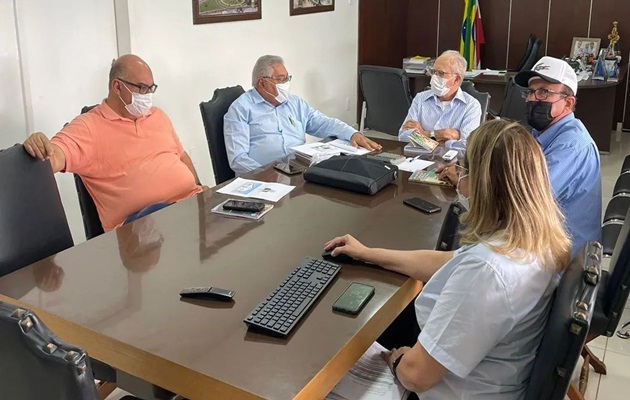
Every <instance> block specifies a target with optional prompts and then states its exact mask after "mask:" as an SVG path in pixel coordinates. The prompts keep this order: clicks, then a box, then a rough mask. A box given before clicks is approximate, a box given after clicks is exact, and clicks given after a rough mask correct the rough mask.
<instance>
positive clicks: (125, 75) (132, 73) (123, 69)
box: [109, 54, 153, 89]
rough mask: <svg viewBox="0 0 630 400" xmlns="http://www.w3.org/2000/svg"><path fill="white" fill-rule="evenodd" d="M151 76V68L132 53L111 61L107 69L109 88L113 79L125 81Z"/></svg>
mask: <svg viewBox="0 0 630 400" xmlns="http://www.w3.org/2000/svg"><path fill="white" fill-rule="evenodd" d="M147 74H148V75H150V76H151V78H152V77H153V74H152V72H151V68H150V67H149V65H148V64H147V63H146V62H144V60H143V59H141V58H140V57H138V56H136V55H134V54H125V55H124V56H120V57H118V58H117V59H116V60H114V61H112V67H111V68H110V70H109V88H110V89H111V88H112V82H113V81H114V79H124V80H126V81H137V80H138V78H139V77H146V76H147Z"/></svg>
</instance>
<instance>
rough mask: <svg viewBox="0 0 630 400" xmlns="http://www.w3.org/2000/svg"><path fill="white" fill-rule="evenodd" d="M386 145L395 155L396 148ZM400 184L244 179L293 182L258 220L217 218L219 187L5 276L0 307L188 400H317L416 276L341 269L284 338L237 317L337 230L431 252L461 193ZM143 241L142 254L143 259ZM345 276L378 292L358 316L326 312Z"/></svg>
mask: <svg viewBox="0 0 630 400" xmlns="http://www.w3.org/2000/svg"><path fill="white" fill-rule="evenodd" d="M381 143H382V144H383V145H384V150H386V151H395V152H401V149H402V146H401V144H400V143H398V142H394V141H381ZM408 176H409V173H408V172H401V173H400V174H399V177H398V179H397V180H396V181H395V183H394V184H392V185H389V186H388V187H386V188H385V189H383V190H382V191H381V192H379V193H378V194H376V195H375V196H366V195H360V194H354V193H350V192H346V191H342V190H338V189H333V188H328V187H324V186H319V185H315V184H312V183H305V182H304V180H303V178H302V175H298V176H292V177H289V176H286V175H283V174H282V173H279V172H277V171H276V170H274V169H273V168H267V169H264V170H262V171H258V172H255V173H252V174H250V175H248V176H246V177H247V178H255V179H258V180H263V181H271V182H280V183H286V184H291V185H295V186H296V188H295V189H294V190H293V191H292V192H291V193H290V194H289V195H287V196H286V197H284V198H283V199H282V200H280V201H279V202H278V203H276V204H275V207H274V209H272V210H271V211H270V212H269V213H268V214H267V215H265V216H264V217H263V218H262V220H260V221H258V222H257V221H244V220H239V219H230V218H225V217H222V216H218V215H216V214H211V213H210V209H211V208H212V207H213V206H215V205H217V204H219V203H220V202H221V201H223V200H225V199H226V198H227V196H225V195H222V194H218V193H216V189H217V188H219V187H220V186H218V187H215V188H212V189H210V190H208V191H206V192H204V193H202V194H199V195H197V196H196V197H193V198H190V199H187V200H185V201H182V202H180V203H177V204H175V205H173V206H171V207H168V208H166V209H163V210H160V211H158V212H156V213H154V214H152V215H150V216H148V217H145V218H143V219H140V220H138V221H136V222H134V223H132V224H129V225H126V226H123V227H122V228H120V229H118V230H116V231H112V232H109V233H106V234H104V235H102V236H100V237H97V238H95V239H92V240H90V241H87V242H85V243H81V244H79V245H77V246H75V247H73V248H70V249H68V250H66V251H63V252H61V253H58V254H56V255H54V256H52V257H49V258H47V259H44V260H42V261H39V262H37V263H35V264H33V265H31V266H28V267H26V268H23V269H21V270H19V271H16V272H14V273H12V274H9V275H7V276H4V277H2V278H0V300H2V301H7V302H10V303H14V304H19V305H22V306H24V307H28V308H30V309H31V310H33V311H35V312H36V313H37V314H38V315H39V316H40V318H41V319H42V320H43V321H44V322H45V323H46V324H47V325H48V327H49V328H51V329H52V330H53V331H54V332H55V333H56V334H57V335H58V336H59V337H61V338H62V339H63V340H65V341H67V342H70V343H72V344H75V345H78V346H81V347H83V348H84V349H86V350H87V352H88V354H89V355H90V356H91V357H92V358H95V359H97V360H100V361H102V362H105V363H107V364H109V365H111V366H112V367H114V368H115V369H116V370H117V371H119V373H120V374H128V375H130V376H133V377H136V378H138V379H139V380H142V381H144V382H148V383H150V384H153V385H157V386H159V387H162V388H165V389H167V390H170V391H172V392H174V393H177V394H179V395H181V396H184V397H186V398H189V399H209V398H211V399H233V398H239V399H259V398H265V399H290V398H297V399H316V398H323V397H324V396H325V395H326V394H327V393H328V392H329V391H330V390H331V389H332V388H333V386H334V385H335V384H336V383H337V382H338V381H339V380H340V379H341V378H342V377H343V375H344V374H345V373H346V372H347V370H348V369H349V368H350V367H351V366H352V365H353V364H354V363H355V361H356V360H357V359H358V358H359V357H360V356H361V354H363V352H364V351H365V350H366V349H367V348H368V347H369V346H370V345H371V344H372V342H374V340H375V339H376V338H377V337H378V336H379V335H380V334H381V333H382V332H383V331H384V330H385V328H386V327H387V326H388V325H389V324H390V323H391V321H393V320H394V318H395V317H396V316H397V315H398V314H399V313H400V312H401V311H402V310H403V309H404V307H405V306H406V305H407V304H408V303H409V302H410V301H411V300H412V299H413V298H414V297H415V296H416V295H417V294H418V293H419V291H420V290H421V288H422V284H421V283H420V282H418V281H415V280H413V279H409V278H407V277H405V276H402V275H399V274H396V273H393V272H389V271H385V270H383V269H380V268H376V267H366V266H353V265H343V268H342V271H341V272H340V274H339V275H338V277H337V278H336V279H335V280H334V281H333V283H332V284H331V285H330V287H329V288H328V289H327V290H326V291H325V292H324V294H323V295H322V296H321V297H320V299H319V300H318V301H317V303H316V304H315V305H314V306H313V307H312V308H311V310H310V311H309V312H308V313H307V314H306V316H305V317H304V318H303V320H302V321H301V323H300V324H299V325H298V326H297V327H296V329H295V330H294V332H292V334H291V335H290V336H289V337H288V338H286V339H282V338H275V337H270V336H266V335H263V334H260V333H254V332H250V331H248V330H247V327H246V325H245V324H244V323H243V319H244V317H245V316H246V315H248V313H249V312H250V311H252V309H253V308H254V307H255V306H256V305H258V303H259V302H260V301H262V300H263V298H264V297H266V296H267V295H268V294H269V292H271V291H272V290H273V289H274V288H275V287H276V286H277V285H278V284H279V283H280V282H281V281H282V280H283V279H284V278H285V276H286V275H287V274H288V273H289V271H291V270H292V269H293V268H294V267H295V266H297V265H298V263H299V262H300V261H301V260H302V259H303V258H304V257H306V256H312V257H320V256H321V253H322V249H323V245H324V243H325V242H326V241H327V240H329V239H331V238H332V237H334V236H337V235H341V234H344V233H351V234H353V235H354V236H356V237H357V238H358V239H359V240H361V241H363V243H365V244H366V245H369V246H379V247H388V248H396V249H432V248H434V247H435V243H436V241H437V237H438V233H439V230H440V227H441V224H442V221H443V218H444V214H445V212H446V210H447V208H448V204H449V203H450V202H451V201H452V200H453V199H454V198H455V191H454V190H452V189H443V188H439V187H434V186H427V185H420V184H413V183H408V182H407V178H408ZM413 196H420V197H422V198H424V199H426V200H429V201H431V202H434V203H436V204H438V205H441V206H442V210H443V211H441V212H439V213H435V214H431V215H427V214H423V213H421V212H419V211H416V210H415V209H412V208H410V207H407V206H405V205H403V200H404V199H406V198H409V197H413ZM156 238H157V239H156ZM147 242H150V243H152V244H151V245H144V244H143V243H147ZM139 243H141V244H143V245H142V246H141V247H142V248H146V249H148V250H146V251H140V252H138V251H137V249H138V244H139ZM351 282H361V283H366V284H369V285H372V286H374V287H375V288H376V292H375V295H374V297H373V298H372V299H371V300H370V301H369V303H368V304H367V306H366V307H365V308H364V309H363V310H362V311H361V312H360V314H359V315H357V316H354V317H353V316H348V315H345V314H338V313H334V312H333V311H332V304H333V303H334V302H335V300H336V299H337V298H338V297H339V295H340V294H341V293H342V292H343V291H344V290H345V289H346V288H347V287H348V285H349V284H350V283H351ZM191 286H216V287H220V288H225V289H230V290H234V291H235V292H236V294H235V297H234V301H233V302H232V303H223V302H215V301H200V300H196V301H182V300H180V296H179V291H180V290H181V289H182V288H185V287H191ZM118 383H119V386H121V387H123V389H124V385H122V383H123V382H121V380H120V379H119V382H118Z"/></svg>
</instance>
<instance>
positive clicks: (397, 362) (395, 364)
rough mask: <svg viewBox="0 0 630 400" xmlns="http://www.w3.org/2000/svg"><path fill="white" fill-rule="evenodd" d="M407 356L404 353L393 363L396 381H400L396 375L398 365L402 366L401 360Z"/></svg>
mask: <svg viewBox="0 0 630 400" xmlns="http://www.w3.org/2000/svg"><path fill="white" fill-rule="evenodd" d="M404 355H405V353H402V354H401V355H399V356H398V358H397V359H395V360H394V362H393V363H392V374H394V378H396V380H398V375H396V367H398V364H400V360H402V358H403V356H404Z"/></svg>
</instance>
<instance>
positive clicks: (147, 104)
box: [118, 83, 153, 117]
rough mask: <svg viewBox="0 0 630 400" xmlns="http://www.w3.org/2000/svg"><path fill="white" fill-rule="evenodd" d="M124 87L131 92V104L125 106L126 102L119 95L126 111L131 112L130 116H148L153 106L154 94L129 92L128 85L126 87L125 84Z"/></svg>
mask: <svg viewBox="0 0 630 400" xmlns="http://www.w3.org/2000/svg"><path fill="white" fill-rule="evenodd" d="M123 86H124V87H125V89H127V90H128V91H129V93H131V104H125V101H124V100H123V99H122V97H120V95H118V97H119V98H120V101H122V102H123V104H125V109H126V110H127V111H128V112H129V114H131V115H133V116H134V117H141V116H143V115H146V114H147V113H148V112H149V110H151V106H152V105H153V93H147V94H140V93H136V92H132V91H131V90H129V88H128V87H127V85H125V84H124V83H123Z"/></svg>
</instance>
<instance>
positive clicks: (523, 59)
mask: <svg viewBox="0 0 630 400" xmlns="http://www.w3.org/2000/svg"><path fill="white" fill-rule="evenodd" d="M537 39H538V38H537V37H536V35H534V34H531V35H529V37H528V38H527V47H526V48H525V52H524V53H523V57H521V59H520V61H519V62H518V64H517V65H516V69H514V70H512V71H515V72H521V71H523V67H524V66H525V63H526V62H527V60H528V59H529V55H530V54H531V52H532V48H533V47H534V43H535V42H536V40H537Z"/></svg>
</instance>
